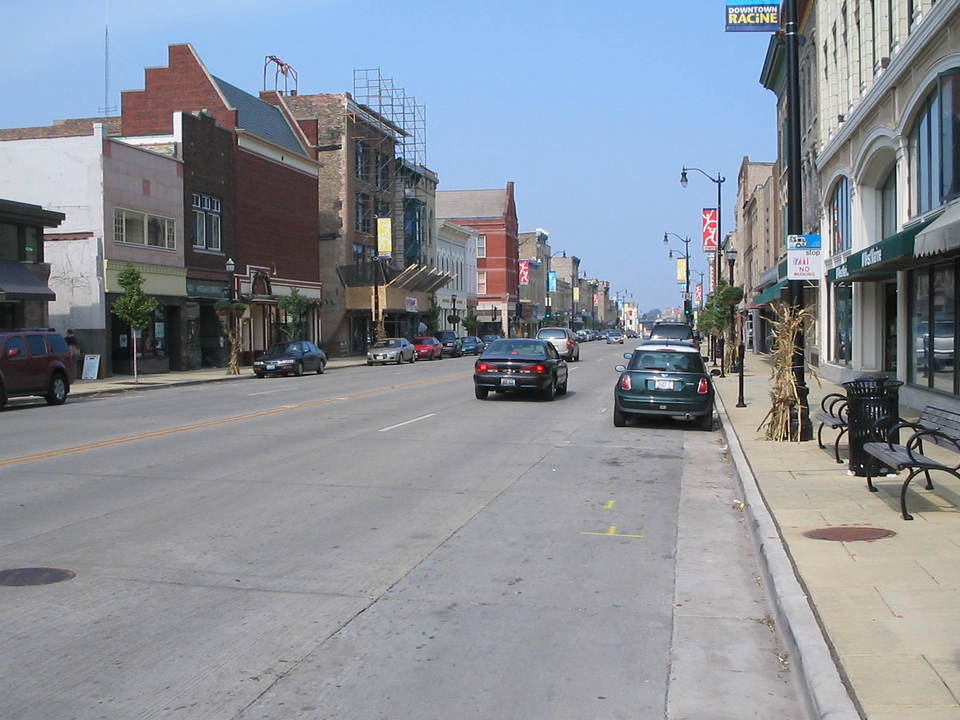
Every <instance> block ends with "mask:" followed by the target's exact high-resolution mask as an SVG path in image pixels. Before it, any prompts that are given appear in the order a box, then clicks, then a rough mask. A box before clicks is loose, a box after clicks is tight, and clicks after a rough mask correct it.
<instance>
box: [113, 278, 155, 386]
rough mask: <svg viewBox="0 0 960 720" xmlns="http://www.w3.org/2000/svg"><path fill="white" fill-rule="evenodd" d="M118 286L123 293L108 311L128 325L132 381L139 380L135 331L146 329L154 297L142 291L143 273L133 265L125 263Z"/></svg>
mask: <svg viewBox="0 0 960 720" xmlns="http://www.w3.org/2000/svg"><path fill="white" fill-rule="evenodd" d="M117 282H118V283H119V284H120V287H122V288H123V294H122V295H121V296H120V297H118V298H117V299H116V300H115V301H114V303H113V306H112V307H111V308H110V312H111V313H113V314H114V315H116V316H117V317H118V318H120V319H121V320H123V321H124V322H125V323H126V324H127V325H129V326H130V336H131V338H132V343H131V344H132V347H133V381H134V382H135V383H139V382H140V376H139V372H138V369H137V333H138V332H142V331H143V330H146V329H147V327H148V326H149V325H150V321H151V320H152V319H153V313H154V311H155V310H156V309H157V305H158V304H159V303H157V300H156V298H152V297H149V296H148V295H146V294H144V292H143V275H141V274H140V272H139V271H138V270H137V269H136V268H135V267H134V266H133V264H132V263H127V264H126V265H125V266H124V268H123V270H121V271H120V276H119V277H118V278H117Z"/></svg>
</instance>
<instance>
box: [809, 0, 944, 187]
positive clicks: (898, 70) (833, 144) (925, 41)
mask: <svg viewBox="0 0 960 720" xmlns="http://www.w3.org/2000/svg"><path fill="white" fill-rule="evenodd" d="M957 8H960V0H940V2H938V3H937V4H936V5H934V6H933V7H931V8H930V9H929V11H928V12H927V16H926V17H925V18H924V19H923V20H922V21H921V22H920V24H919V25H917V26H916V27H915V29H914V30H913V32H912V33H911V34H910V37H909V38H908V39H907V42H906V43H904V45H903V47H902V49H901V50H900V51H899V52H897V54H896V55H894V56H893V57H892V58H891V59H890V66H889V67H888V68H887V69H886V70H885V71H884V72H883V74H882V75H881V76H880V79H879V80H877V82H875V83H874V85H873V87H872V88H870V90H868V91H867V94H866V95H864V96H863V100H862V101H861V102H860V103H859V104H858V105H857V107H856V108H854V109H853V111H852V112H851V113H850V117H849V118H847V121H846V122H845V123H843V126H842V127H841V128H840V129H839V130H837V132H836V133H835V134H834V136H833V137H832V138H830V141H829V142H827V144H826V145H824V147H823V150H821V151H820V153H819V155H818V156H817V170H818V171H819V170H822V169H823V167H824V166H825V165H826V164H827V163H829V162H830V161H831V160H832V159H833V156H834V155H836V154H837V152H839V150H840V149H841V148H842V147H843V146H844V144H846V142H847V141H848V140H849V139H850V137H851V136H852V135H853V133H854V132H855V131H856V130H857V129H858V126H859V125H860V123H861V121H863V119H864V118H865V117H867V116H868V115H869V114H870V113H871V112H873V110H874V109H875V108H876V107H877V105H878V104H879V103H880V101H881V100H882V99H883V98H884V96H885V95H886V94H887V92H889V91H890V90H891V89H892V88H893V87H894V86H896V85H897V83H898V81H899V80H900V79H901V78H902V76H903V75H904V74H905V73H907V72H909V71H911V70H912V69H913V62H914V61H915V60H916V59H917V56H918V55H920V53H921V52H923V51H924V50H926V49H927V47H928V46H929V43H930V40H931V39H932V38H933V36H934V35H935V34H936V33H938V32H940V31H942V30H945V28H946V21H947V18H948V17H949V16H950V15H951V14H952V13H954V12H956V10H957Z"/></svg>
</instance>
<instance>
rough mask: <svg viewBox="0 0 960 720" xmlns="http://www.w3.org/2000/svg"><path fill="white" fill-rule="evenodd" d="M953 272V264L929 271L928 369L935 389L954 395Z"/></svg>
mask: <svg viewBox="0 0 960 720" xmlns="http://www.w3.org/2000/svg"><path fill="white" fill-rule="evenodd" d="M955 292H956V272H955V270H954V267H953V264H952V263H951V264H950V265H937V266H935V267H934V268H933V325H932V330H933V333H932V337H933V340H932V341H930V342H931V346H930V348H931V351H932V358H931V368H932V369H933V387H934V389H935V390H942V391H944V392H949V393H952V392H954V374H955V371H956V357H957V356H956V343H955V342H954V341H955V339H956V338H955V335H956V318H957V315H956V308H957V296H956V294H955Z"/></svg>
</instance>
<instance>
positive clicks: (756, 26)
mask: <svg viewBox="0 0 960 720" xmlns="http://www.w3.org/2000/svg"><path fill="white" fill-rule="evenodd" d="M779 29H780V3H779V2H770V0H766V2H759V3H738V2H733V1H732V0H727V32H777V31H778V30H779Z"/></svg>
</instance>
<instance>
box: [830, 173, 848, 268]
mask: <svg viewBox="0 0 960 720" xmlns="http://www.w3.org/2000/svg"><path fill="white" fill-rule="evenodd" d="M852 236H853V222H852V220H851V216H850V180H849V179H847V178H845V177H842V178H840V180H838V181H837V184H836V186H835V187H834V189H833V195H831V196H830V252H831V254H832V255H836V254H837V253H841V252H843V251H844V250H849V249H850V248H851V247H852Z"/></svg>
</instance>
